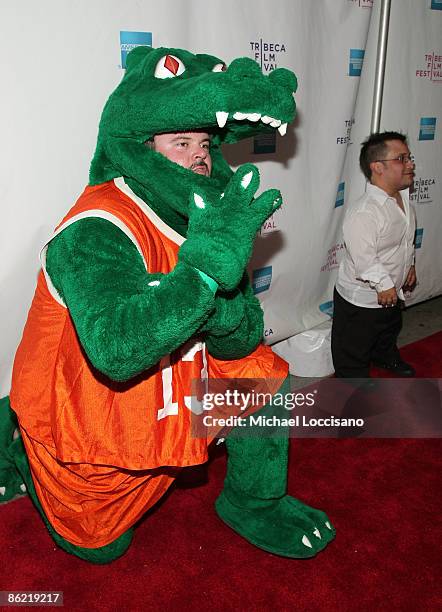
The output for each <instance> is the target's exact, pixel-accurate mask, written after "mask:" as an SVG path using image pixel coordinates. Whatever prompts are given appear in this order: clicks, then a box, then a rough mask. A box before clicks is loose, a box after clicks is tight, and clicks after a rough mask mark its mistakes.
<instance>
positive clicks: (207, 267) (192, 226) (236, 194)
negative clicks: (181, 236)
mask: <svg viewBox="0 0 442 612" xmlns="http://www.w3.org/2000/svg"><path fill="white" fill-rule="evenodd" d="M258 187H259V172H258V169H257V168H256V166H254V165H253V164H244V165H243V166H241V167H240V168H238V170H237V171H236V173H235V174H234V175H233V177H232V178H231V179H230V181H229V183H228V185H227V187H226V190H225V192H224V194H222V195H221V197H220V198H219V199H218V200H217V201H213V200H212V201H210V200H209V198H208V197H207V196H206V195H205V194H204V193H202V190H201V193H197V192H194V193H192V194H191V196H190V205H189V227H188V231H187V240H186V242H185V243H184V244H183V245H182V247H181V248H180V252H179V259H180V261H185V262H186V263H188V264H190V265H191V266H193V267H194V268H197V269H198V270H202V271H203V272H205V273H206V274H207V275H208V276H210V277H211V278H213V279H214V280H216V282H217V283H218V284H219V286H220V288H221V289H222V290H224V291H231V290H232V289H235V287H237V285H238V284H239V282H240V280H241V277H242V275H243V273H244V270H245V267H246V265H247V262H248V261H249V259H250V255H251V253H252V247H253V241H254V239H255V234H256V232H257V231H258V230H259V228H260V227H261V225H262V224H263V223H264V221H265V220H266V219H267V218H268V217H269V216H270V215H271V214H273V212H274V211H275V210H276V209H277V208H279V207H280V206H281V203H282V197H281V193H280V192H279V191H278V190H277V189H269V190H267V191H265V192H264V193H262V194H261V195H260V196H259V197H258V198H256V199H254V198H253V196H254V195H255V193H256V191H257V189H258Z"/></svg>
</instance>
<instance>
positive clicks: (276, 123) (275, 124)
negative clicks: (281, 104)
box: [270, 119, 281, 127]
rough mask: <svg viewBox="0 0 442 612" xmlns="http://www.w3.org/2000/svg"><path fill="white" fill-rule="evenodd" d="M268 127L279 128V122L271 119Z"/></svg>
mask: <svg viewBox="0 0 442 612" xmlns="http://www.w3.org/2000/svg"><path fill="white" fill-rule="evenodd" d="M270 125H271V126H272V127H279V126H280V125H281V121H280V120H279V119H273V121H271V122H270Z"/></svg>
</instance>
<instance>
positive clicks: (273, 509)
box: [215, 492, 330, 559]
mask: <svg viewBox="0 0 442 612" xmlns="http://www.w3.org/2000/svg"><path fill="white" fill-rule="evenodd" d="M291 499H293V498H290V497H289V496H288V495H286V496H284V497H283V498H281V499H278V500H275V501H274V502H273V503H270V504H269V505H268V506H267V507H263V508H253V509H245V508H239V507H238V506H235V505H234V504H232V503H231V502H230V501H229V500H228V498H227V496H226V495H225V493H224V492H222V493H221V495H220V496H219V497H218V499H217V500H216V502H215V509H216V512H217V514H218V516H219V517H220V519H221V520H222V521H224V522H225V523H226V524H227V525H228V526H229V527H231V528H232V529H233V530H234V531H236V532H237V533H239V535H241V536H242V537H243V538H245V539H246V540H247V541H248V542H250V543H251V544H254V545H255V546H257V547H258V548H262V549H263V550H266V551H267V552H271V553H273V554H275V555H280V556H282V557H291V558H295V559H306V558H308V557H314V556H315V555H316V554H317V553H318V552H320V551H321V550H323V549H324V548H325V547H326V546H327V544H328V542H329V541H330V540H328V539H326V538H325V537H323V533H322V531H320V530H319V528H318V527H317V526H316V525H315V522H314V521H312V520H311V519H310V518H309V517H308V516H307V515H306V514H304V513H301V512H299V511H298V510H297V508H296V507H295V506H294V505H293V504H292V503H291V501H290V500H291Z"/></svg>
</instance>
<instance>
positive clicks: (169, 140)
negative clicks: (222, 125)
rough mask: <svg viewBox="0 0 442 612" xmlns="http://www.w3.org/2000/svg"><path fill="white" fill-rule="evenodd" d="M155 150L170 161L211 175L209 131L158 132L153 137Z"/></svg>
mask: <svg viewBox="0 0 442 612" xmlns="http://www.w3.org/2000/svg"><path fill="white" fill-rule="evenodd" d="M153 143H154V147H153V148H154V150H155V151H157V153H161V154H162V155H164V156H165V157H167V159H170V161H173V162H175V163H176V164H178V165H179V166H183V168H188V169H189V170H192V171H193V172H196V173H197V174H203V175H204V176H210V173H211V171H212V159H211V157H210V136H209V134H208V133H207V132H173V133H169V134H157V135H156V136H154V138H153Z"/></svg>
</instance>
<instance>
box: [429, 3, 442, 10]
mask: <svg viewBox="0 0 442 612" xmlns="http://www.w3.org/2000/svg"><path fill="white" fill-rule="evenodd" d="M431 8H432V9H433V11H442V0H431Z"/></svg>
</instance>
